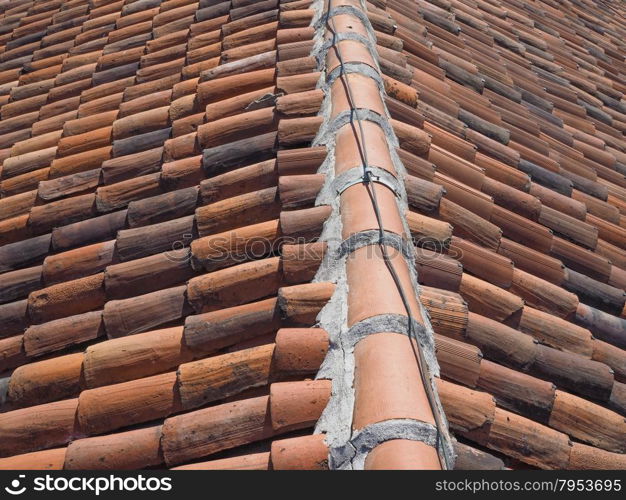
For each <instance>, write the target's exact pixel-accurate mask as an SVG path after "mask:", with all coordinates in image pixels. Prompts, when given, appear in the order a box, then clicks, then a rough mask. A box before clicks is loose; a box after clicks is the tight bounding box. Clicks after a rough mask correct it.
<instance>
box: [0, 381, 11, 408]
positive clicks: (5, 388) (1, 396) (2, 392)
mask: <svg viewBox="0 0 626 500" xmlns="http://www.w3.org/2000/svg"><path fill="white" fill-rule="evenodd" d="M10 380H11V377H5V378H0V408H2V406H4V405H5V404H6V402H7V397H8V395H9V381H10Z"/></svg>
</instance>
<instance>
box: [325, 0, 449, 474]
mask: <svg viewBox="0 0 626 500" xmlns="http://www.w3.org/2000/svg"><path fill="white" fill-rule="evenodd" d="M331 4H332V0H328V8H327V11H326V12H325V17H326V24H327V25H328V28H329V30H330V32H331V33H332V44H331V46H330V48H332V49H333V50H334V51H335V54H336V56H337V60H338V61H339V67H340V73H339V79H340V80H341V82H342V85H343V87H344V89H345V92H346V95H347V98H348V105H349V106H350V127H351V128H352V131H353V134H354V138H355V140H356V144H357V149H358V151H359V156H360V157H361V164H362V166H363V176H362V183H363V185H364V186H365V187H366V189H367V192H368V194H369V197H370V201H371V202H372V208H373V210H374V214H375V216H376V223H377V225H378V234H379V237H378V246H379V248H380V250H381V254H382V257H383V261H384V262H385V266H386V267H387V269H388V270H389V274H390V275H391V277H392V279H393V282H394V284H395V286H396V289H397V290H398V294H399V295H400V298H401V300H402V304H403V306H404V309H405V310H406V314H407V316H408V338H409V343H410V344H411V348H412V350H413V354H414V356H415V360H416V362H417V366H418V370H419V373H420V378H421V381H422V384H423V385H424V390H425V391H426V396H427V399H428V404H429V406H430V410H431V413H432V414H433V417H434V419H435V427H436V429H437V438H436V443H435V449H436V451H437V459H438V460H439V465H440V467H441V469H442V470H446V469H447V463H448V461H449V458H450V457H448V456H447V450H446V447H445V446H440V445H441V429H442V428H443V423H442V420H441V415H440V413H439V411H437V405H436V402H435V395H434V391H433V388H432V385H431V381H430V380H431V377H430V374H429V373H428V365H427V363H426V359H425V358H424V353H423V352H422V349H421V348H420V345H419V339H418V337H417V335H416V333H415V332H414V329H413V322H414V321H415V318H414V317H413V314H412V312H411V306H410V303H409V299H408V297H407V294H406V292H405V290H404V287H403V286H402V283H401V281H400V277H399V276H398V273H397V272H396V269H395V268H394V266H393V263H392V262H391V258H390V256H389V253H388V251H387V245H386V244H385V230H384V226H383V220H382V215H381V213H380V207H379V205H378V200H377V198H376V189H375V188H374V185H373V182H374V181H375V180H374V179H373V177H375V176H374V175H373V172H372V171H371V170H370V167H369V161H368V157H367V148H366V147H365V146H366V141H365V133H364V130H363V124H362V120H361V118H360V117H359V116H358V113H357V108H356V105H355V100H354V98H353V94H352V88H351V86H350V82H349V81H348V78H347V75H348V74H347V72H346V69H345V65H344V61H343V57H342V56H341V52H340V50H339V48H338V46H337V30H336V27H335V22H334V19H333V17H332V16H330V11H331ZM357 128H358V133H357ZM359 136H360V137H359ZM413 341H414V342H413ZM439 450H441V452H442V454H443V455H444V460H442V459H441V456H440V454H439Z"/></svg>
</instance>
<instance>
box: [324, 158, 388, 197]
mask: <svg viewBox="0 0 626 500" xmlns="http://www.w3.org/2000/svg"><path fill="white" fill-rule="evenodd" d="M369 171H370V175H371V176H372V177H374V178H375V179H376V182H377V183H379V184H384V185H385V186H387V187H388V188H389V189H391V190H392V191H393V192H394V194H396V196H397V195H398V193H399V191H400V189H399V186H398V179H396V178H395V177H394V176H393V175H392V174H391V173H389V172H388V171H387V170H384V169H382V168H378V167H374V166H372V165H370V166H369ZM362 182H363V167H362V166H358V167H353V168H351V169H349V170H346V171H345V172H342V173H341V174H339V175H338V176H337V177H335V180H334V181H333V184H332V189H331V192H330V193H324V194H322V196H329V197H330V196H332V197H336V196H338V195H340V194H341V193H343V192H344V191H345V190H346V189H348V188H349V187H351V186H354V185H355V184H360V183H362Z"/></svg>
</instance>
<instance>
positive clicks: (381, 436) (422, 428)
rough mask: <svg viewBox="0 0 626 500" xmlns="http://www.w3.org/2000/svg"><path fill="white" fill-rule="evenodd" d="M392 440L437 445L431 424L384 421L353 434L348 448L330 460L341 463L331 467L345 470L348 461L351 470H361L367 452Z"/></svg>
mask: <svg viewBox="0 0 626 500" xmlns="http://www.w3.org/2000/svg"><path fill="white" fill-rule="evenodd" d="M392 439H408V440H411V441H421V442H423V443H425V444H427V445H429V446H433V447H434V446H436V445H437V444H438V443H437V428H436V427H435V426H434V425H432V424H429V423H426V422H420V421H418V420H413V419H409V418H397V419H390V420H384V421H383V422H377V423H375V424H372V425H368V426H367V427H365V428H363V429H360V430H358V431H356V432H355V433H354V435H353V436H352V441H351V443H350V446H349V447H347V448H345V449H343V450H338V453H337V454H336V455H335V456H334V457H332V459H333V461H334V460H340V459H341V460H343V462H339V461H336V462H334V463H333V465H334V467H335V468H337V469H346V468H347V467H346V465H347V463H348V460H349V461H350V463H351V465H352V468H354V469H363V468H364V465H365V459H366V458H367V455H368V454H369V452H370V451H371V450H373V449H374V448H375V447H376V446H378V445H379V444H381V443H384V442H385V441H390V440H392ZM351 453H353V454H352V455H351Z"/></svg>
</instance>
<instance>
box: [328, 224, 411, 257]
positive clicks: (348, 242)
mask: <svg viewBox="0 0 626 500" xmlns="http://www.w3.org/2000/svg"><path fill="white" fill-rule="evenodd" d="M381 243H383V244H384V245H386V246H390V247H392V248H393V249H395V250H397V251H399V252H401V253H402V255H404V256H405V257H406V256H407V255H410V252H411V251H412V249H411V248H410V247H409V243H408V242H407V241H406V240H404V239H403V238H402V236H400V235H399V234H395V233H391V232H389V231H385V232H384V234H383V235H382V237H381V235H380V231H377V230H376V229H370V230H367V231H361V232H360V233H356V234H352V235H350V236H349V237H348V238H347V239H345V240H343V241H342V242H341V245H340V246H339V252H340V253H339V256H340V257H344V256H346V255H348V254H351V253H352V252H354V251H356V250H358V249H359V248H363V247H366V246H374V245H380V244H381ZM375 248H378V247H375Z"/></svg>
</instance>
